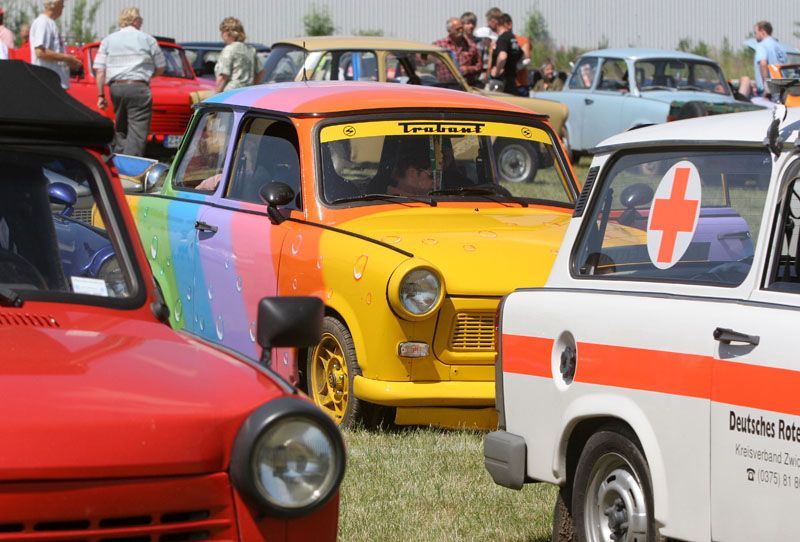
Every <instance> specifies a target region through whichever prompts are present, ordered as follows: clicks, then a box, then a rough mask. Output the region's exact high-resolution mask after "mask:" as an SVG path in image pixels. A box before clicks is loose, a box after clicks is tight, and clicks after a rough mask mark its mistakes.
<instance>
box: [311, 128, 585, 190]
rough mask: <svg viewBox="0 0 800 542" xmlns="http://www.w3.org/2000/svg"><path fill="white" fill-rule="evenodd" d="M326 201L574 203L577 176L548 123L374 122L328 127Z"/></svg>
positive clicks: (324, 164)
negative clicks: (565, 164) (565, 163)
mask: <svg viewBox="0 0 800 542" xmlns="http://www.w3.org/2000/svg"><path fill="white" fill-rule="evenodd" d="M320 143H321V159H322V185H323V186H322V193H323V199H324V200H325V201H326V202H327V203H330V204H352V203H353V202H359V203H364V202H368V203H370V204H379V203H386V201H387V200H390V201H393V202H397V203H400V204H403V203H406V202H407V201H423V202H427V203H429V204H435V203H436V202H437V201H452V200H462V201H463V200H468V201H495V202H502V203H503V204H506V205H527V204H528V203H529V202H537V203H545V204H553V205H565V206H571V205H572V202H573V200H574V190H573V185H572V181H571V180H570V177H569V176H568V175H567V174H566V173H565V172H564V170H563V169H562V167H561V163H560V162H559V160H558V159H557V158H556V154H555V151H554V148H553V140H552V136H551V135H550V132H549V131H547V130H546V129H545V128H544V126H543V125H542V126H533V125H523V124H519V121H517V120H510V121H508V122H502V121H484V120H479V119H474V118H471V119H468V118H458V119H454V118H450V119H447V120H441V119H439V120H431V119H424V118H419V119H397V120H379V121H375V120H370V121H363V122H350V123H346V124H335V125H328V126H325V127H324V128H323V129H322V130H321V131H320Z"/></svg>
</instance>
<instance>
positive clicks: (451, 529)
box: [339, 428, 556, 542]
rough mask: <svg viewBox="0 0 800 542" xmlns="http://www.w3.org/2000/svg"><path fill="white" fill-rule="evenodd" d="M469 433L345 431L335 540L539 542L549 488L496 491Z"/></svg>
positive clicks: (546, 526) (479, 443) (546, 530)
mask: <svg viewBox="0 0 800 542" xmlns="http://www.w3.org/2000/svg"><path fill="white" fill-rule="evenodd" d="M483 435H484V433H482V432H476V431H451V430H441V429H428V428H413V429H398V430H395V431H390V432H370V431H364V430H360V429H359V430H353V431H345V432H344V436H345V440H346V442H347V446H348V464H347V474H346V475H345V479H344V483H343V484H342V496H341V509H340V520H339V537H340V540H342V541H345V542H349V541H362V540H363V541H373V540H381V541H392V540H397V541H402V542H413V541H420V542H423V541H424V542H429V541H437V542H438V541H461V540H465V541H467V540H491V541H502V540H508V541H512V540H513V541H518V542H523V541H524V542H533V541H536V542H545V541H548V540H550V524H551V521H552V509H553V499H554V498H555V491H556V490H555V488H554V487H553V486H550V485H545V484H529V485H526V486H525V487H524V488H523V489H522V490H521V491H514V490H511V489H506V488H503V487H500V486H497V485H495V484H494V482H492V479H491V477H490V476H489V473H487V472H486V470H485V469H484V467H483Z"/></svg>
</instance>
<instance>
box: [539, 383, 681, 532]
mask: <svg viewBox="0 0 800 542" xmlns="http://www.w3.org/2000/svg"><path fill="white" fill-rule="evenodd" d="M592 418H595V419H599V418H616V419H618V420H620V421H621V422H623V423H626V424H627V425H629V426H630V427H631V429H633V431H634V433H636V436H637V437H638V438H639V442H640V443H641V445H642V450H643V452H644V456H645V458H646V459H647V464H648V466H649V468H650V478H651V483H652V486H653V503H654V507H655V510H656V513H657V516H658V520H659V522H662V523H663V524H666V520H667V518H669V498H668V497H669V495H668V490H667V476H666V469H665V467H664V462H663V457H662V455H661V452H660V449H659V446H658V439H657V438H656V434H655V431H654V430H653V425H652V423H651V422H650V420H649V418H648V416H647V414H645V412H644V411H643V410H642V408H641V406H640V405H639V404H637V403H636V402H635V401H633V400H631V399H630V398H627V397H624V396H622V395H616V394H610V393H592V394H588V395H583V396H581V397H578V398H577V399H575V400H574V401H572V402H571V403H569V406H567V408H566V409H565V410H564V414H563V416H562V418H561V429H560V435H561V438H560V441H559V444H558V447H557V448H556V449H555V450H554V456H553V472H554V473H555V474H556V476H557V478H558V479H559V480H560V481H561V482H563V481H565V480H566V472H567V468H566V463H567V445H568V444H569V440H570V437H571V436H572V433H573V430H574V429H575V427H576V426H577V425H578V424H579V423H580V422H582V421H585V420H589V419H592Z"/></svg>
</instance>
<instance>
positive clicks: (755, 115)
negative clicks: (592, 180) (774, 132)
mask: <svg viewBox="0 0 800 542" xmlns="http://www.w3.org/2000/svg"><path fill="white" fill-rule="evenodd" d="M771 122H772V111H771V110H769V109H762V110H758V111H748V112H746V113H728V114H724V115H712V116H709V117H698V118H694V119H688V120H680V121H675V122H666V123H664V124H657V125H654V126H648V127H646V128H639V129H636V130H629V131H627V132H622V133H620V134H617V135H615V136H612V137H609V138H608V139H606V140H605V141H603V142H601V143H600V144H599V145H598V146H597V147H596V149H595V151H596V152H606V151H610V150H613V149H616V148H625V147H637V146H648V144H649V143H653V144H664V143H667V142H670V143H674V142H692V143H706V144H725V143H734V144H749V145H760V144H763V142H764V140H765V139H766V136H767V129H768V128H769V125H770V123H771ZM798 130H800V108H797V107H795V108H792V107H790V108H788V109H787V116H786V120H784V121H783V122H782V123H781V125H780V135H781V137H783V138H787V141H788V142H789V143H796V142H797V135H798Z"/></svg>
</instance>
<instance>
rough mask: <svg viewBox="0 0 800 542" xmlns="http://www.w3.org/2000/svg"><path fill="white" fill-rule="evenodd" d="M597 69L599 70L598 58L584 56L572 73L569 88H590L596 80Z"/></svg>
mask: <svg viewBox="0 0 800 542" xmlns="http://www.w3.org/2000/svg"><path fill="white" fill-rule="evenodd" d="M595 70H597V59H596V58H592V57H589V58H582V59H580V60H579V61H578V64H577V65H576V66H575V69H574V70H573V71H572V75H571V76H570V78H569V85H568V86H569V88H576V89H590V88H592V82H593V81H594V74H595Z"/></svg>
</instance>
